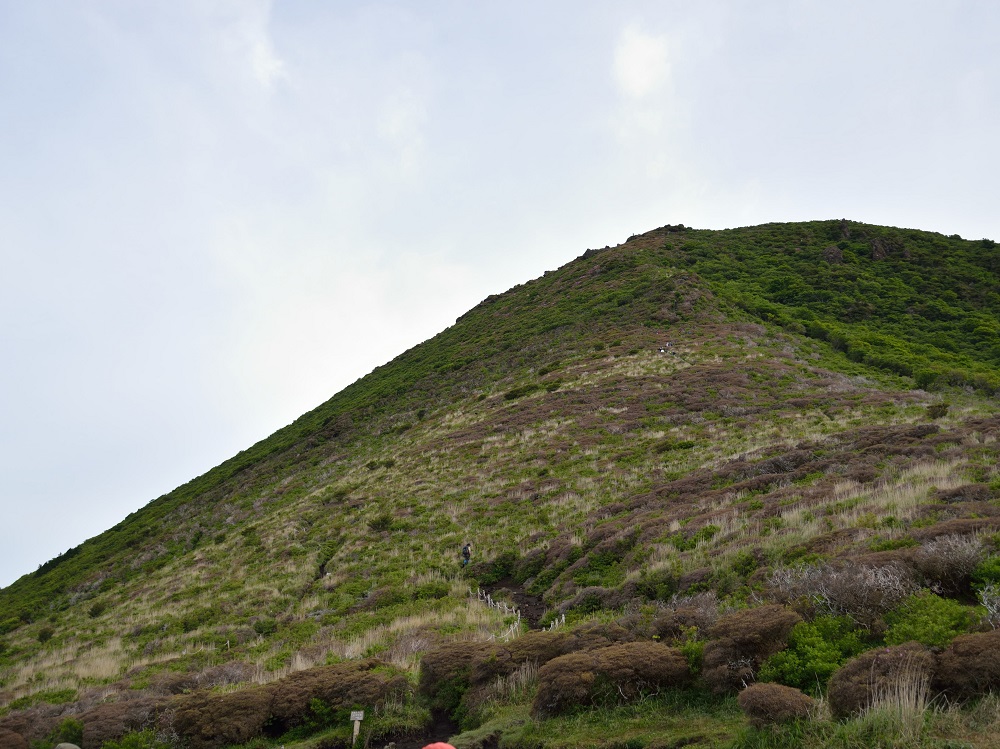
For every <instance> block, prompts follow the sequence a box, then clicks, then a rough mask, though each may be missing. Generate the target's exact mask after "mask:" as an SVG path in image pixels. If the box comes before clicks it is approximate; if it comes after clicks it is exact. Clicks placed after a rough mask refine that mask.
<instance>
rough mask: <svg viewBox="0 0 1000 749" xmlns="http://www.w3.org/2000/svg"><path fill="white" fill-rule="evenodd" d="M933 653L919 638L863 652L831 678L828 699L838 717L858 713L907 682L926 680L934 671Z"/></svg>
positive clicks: (831, 708) (832, 710)
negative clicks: (918, 640) (917, 641)
mask: <svg viewBox="0 0 1000 749" xmlns="http://www.w3.org/2000/svg"><path fill="white" fill-rule="evenodd" d="M934 669H935V663H934V656H933V655H931V652H930V651H929V650H928V649H927V648H926V647H924V646H923V645H920V644H919V643H916V642H909V643H906V644H905V645H899V646H897V647H893V648H878V649H876V650H869V651H868V652H867V653H862V654H861V655H859V656H858V657H857V658H855V659H854V660H852V661H850V662H848V663H847V664H846V665H844V666H843V667H842V668H840V669H839V670H838V671H837V672H836V673H835V674H834V675H833V678H831V679H830V688H829V689H828V690H827V695H826V696H827V701H828V702H829V704H830V711H831V712H832V713H833V714H834V716H835V717H838V718H846V717H848V716H851V715H857V714H858V713H861V712H862V711H863V710H865V709H867V708H869V707H871V706H872V704H874V703H875V702H876V700H878V699H880V698H882V697H884V696H886V695H889V694H890V693H892V692H895V691H898V690H899V689H900V688H903V687H905V686H906V683H907V682H925V681H926V680H928V679H930V678H931V676H932V675H933V673H934Z"/></svg>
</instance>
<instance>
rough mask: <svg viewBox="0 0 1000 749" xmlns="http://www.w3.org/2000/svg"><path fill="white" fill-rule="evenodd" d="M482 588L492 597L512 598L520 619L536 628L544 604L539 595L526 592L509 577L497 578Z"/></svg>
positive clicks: (543, 613) (541, 615)
mask: <svg viewBox="0 0 1000 749" xmlns="http://www.w3.org/2000/svg"><path fill="white" fill-rule="evenodd" d="M483 590H485V591H486V592H487V593H489V594H490V595H491V596H493V597H494V598H509V599H510V600H512V601H513V602H514V605H515V606H517V608H518V609H519V610H520V612H521V619H522V621H525V622H527V624H528V626H529V627H530V628H531V629H538V622H540V621H541V619H542V617H543V616H544V615H545V604H544V603H542V598H541V596H533V595H530V594H528V593H526V592H525V590H524V587H523V586H521V585H518V584H517V583H516V582H514V581H513V580H512V579H511V578H509V577H505V578H503V579H502V580H498V581H497V582H496V583H494V584H493V585H487V586H485V587H484V588H483Z"/></svg>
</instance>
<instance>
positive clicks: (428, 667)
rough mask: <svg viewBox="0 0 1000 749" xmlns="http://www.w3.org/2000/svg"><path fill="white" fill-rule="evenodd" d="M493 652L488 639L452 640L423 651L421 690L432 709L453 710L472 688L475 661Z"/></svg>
mask: <svg viewBox="0 0 1000 749" xmlns="http://www.w3.org/2000/svg"><path fill="white" fill-rule="evenodd" d="M519 639H521V638H519ZM492 652H493V647H492V646H491V645H490V644H489V643H484V642H470V641H467V640H457V641H456V640H452V641H449V642H445V643H442V644H441V645H439V646H437V647H436V648H432V649H431V650H428V651H427V652H426V653H424V657H423V658H422V659H421V661H420V683H419V685H418V690H419V692H420V694H421V695H423V696H424V697H426V698H428V702H429V703H430V707H431V709H432V710H441V711H444V712H448V713H452V712H454V711H455V710H456V709H457V708H458V705H459V703H460V702H461V701H462V697H463V696H464V695H465V692H466V691H467V690H468V689H469V686H470V683H471V678H470V676H471V671H472V667H473V665H474V663H476V662H477V661H480V660H483V659H484V658H485V657H486V656H488V655H490V654H492Z"/></svg>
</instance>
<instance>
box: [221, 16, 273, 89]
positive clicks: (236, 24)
mask: <svg viewBox="0 0 1000 749" xmlns="http://www.w3.org/2000/svg"><path fill="white" fill-rule="evenodd" d="M213 10H214V13H213V14H212V15H213V16H216V17H218V18H220V19H224V20H223V22H222V23H221V24H220V27H221V29H220V31H221V38H222V44H223V47H224V49H225V50H226V51H227V52H228V53H229V54H231V55H232V56H233V57H234V58H235V59H236V61H237V64H238V65H240V66H242V67H244V68H245V69H246V70H247V71H248V72H249V73H250V74H251V76H252V78H253V80H254V81H256V82H257V83H258V84H259V85H260V86H262V87H263V88H265V89H268V90H270V89H272V88H273V87H274V86H275V84H276V83H277V82H278V81H279V80H281V79H282V78H284V77H285V76H286V75H287V69H286V65H285V62H284V60H282V59H281V58H280V57H279V56H278V53H277V51H276V49H275V46H274V42H273V41H272V39H271V34H270V28H269V26H270V22H271V3H270V0H258V1H256V2H247V0H239V1H238V2H234V1H233V0H223V1H222V2H220V3H218V4H217V5H216V6H215V7H214V8H213Z"/></svg>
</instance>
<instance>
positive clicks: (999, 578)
mask: <svg viewBox="0 0 1000 749" xmlns="http://www.w3.org/2000/svg"><path fill="white" fill-rule="evenodd" d="M971 577H972V582H973V584H974V585H976V586H979V587H981V586H984V585H997V584H1000V557H997V556H989V557H986V558H985V559H983V560H982V561H981V562H980V563H979V564H977V565H976V568H975V569H974V570H973V571H972V575H971Z"/></svg>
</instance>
